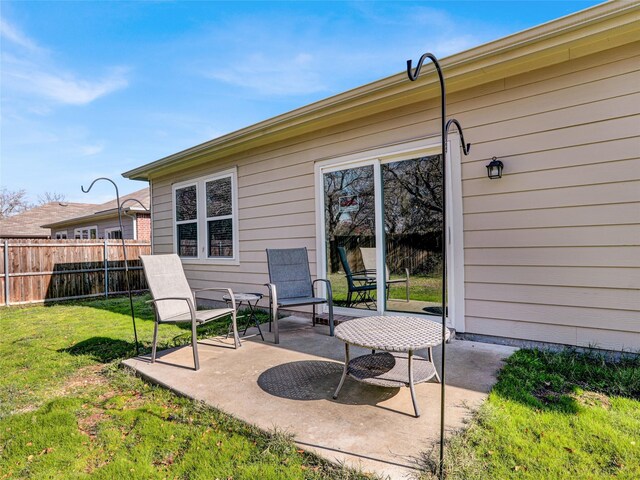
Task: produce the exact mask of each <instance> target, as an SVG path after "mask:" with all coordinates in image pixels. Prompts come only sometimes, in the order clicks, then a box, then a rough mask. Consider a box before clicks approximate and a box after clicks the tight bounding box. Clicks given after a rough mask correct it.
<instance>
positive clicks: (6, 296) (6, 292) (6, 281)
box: [4, 240, 10, 306]
mask: <svg viewBox="0 0 640 480" xmlns="http://www.w3.org/2000/svg"><path fill="white" fill-rule="evenodd" d="M9 278H10V277H9V242H8V241H7V240H5V241H4V304H5V305H7V306H9V292H10V289H9Z"/></svg>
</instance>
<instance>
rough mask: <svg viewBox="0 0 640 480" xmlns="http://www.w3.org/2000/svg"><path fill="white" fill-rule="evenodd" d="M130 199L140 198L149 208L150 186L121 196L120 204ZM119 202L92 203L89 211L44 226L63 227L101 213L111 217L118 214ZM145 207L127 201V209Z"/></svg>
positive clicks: (139, 209) (138, 209) (55, 220)
mask: <svg viewBox="0 0 640 480" xmlns="http://www.w3.org/2000/svg"><path fill="white" fill-rule="evenodd" d="M128 199H136V200H139V201H140V203H142V205H144V209H146V210H149V207H150V205H151V200H150V195H149V188H148V187H147V188H142V189H140V190H138V191H136V192H133V193H129V194H128V195H123V196H121V197H120V204H122V203H123V202H125V201H126V200H128ZM117 205H118V203H117V202H116V199H115V198H114V199H113V200H109V201H108V202H105V203H101V204H100V205H92V208H91V209H90V210H89V211H85V212H83V213H82V214H80V215H76V216H73V217H71V218H66V219H62V220H58V219H54V221H48V222H47V223H46V224H45V225H44V226H45V227H49V228H61V227H63V226H65V225H70V224H74V223H76V221H83V222H84V221H87V220H91V219H93V217H94V216H97V215H100V218H101V219H103V218H109V217H111V216H114V217H115V216H116V215H117V214H118V210H117ZM144 209H143V208H142V207H141V206H140V204H139V203H138V202H127V203H126V204H125V210H133V211H136V210H137V211H144Z"/></svg>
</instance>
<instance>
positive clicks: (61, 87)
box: [0, 20, 129, 114]
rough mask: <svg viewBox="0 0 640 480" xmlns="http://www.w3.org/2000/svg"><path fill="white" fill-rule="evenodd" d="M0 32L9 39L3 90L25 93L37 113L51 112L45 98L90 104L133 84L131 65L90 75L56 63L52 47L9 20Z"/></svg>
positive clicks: (30, 106)
mask: <svg viewBox="0 0 640 480" xmlns="http://www.w3.org/2000/svg"><path fill="white" fill-rule="evenodd" d="M0 35H1V36H2V38H3V40H8V41H9V45H4V46H3V49H2V83H3V90H5V91H7V92H9V93H10V96H11V97H12V98H14V97H16V96H17V94H20V93H21V94H23V97H22V100H26V102H27V104H28V106H27V107H26V110H28V111H31V112H33V113H38V112H39V113H41V114H46V113H49V111H50V107H51V105H49V104H44V105H43V104H42V101H41V100H42V99H45V100H48V101H49V102H53V103H54V104H66V105H86V104H88V103H91V102H93V101H95V100H96V99H98V98H100V97H103V96H105V95H108V94H110V93H112V92H115V91H117V90H120V89H122V88H125V87H127V86H128V84H129V81H128V79H127V74H128V69H126V68H123V67H112V68H110V69H109V70H108V71H107V73H106V74H104V75H102V77H101V78H95V79H86V78H81V77H80V76H79V75H78V74H76V73H73V72H71V71H69V70H68V69H64V68H62V67H60V66H58V65H56V64H55V62H54V61H53V59H52V55H51V54H50V53H49V52H48V51H46V50H44V49H43V48H41V47H40V46H38V44H37V43H36V42H35V41H34V40H32V39H30V38H29V37H28V36H26V35H25V34H24V33H22V32H21V31H20V30H19V29H18V28H16V27H15V26H13V25H11V24H9V23H8V22H7V21H6V20H2V21H1V23H0ZM24 94H26V98H25V95H24ZM34 99H40V102H36V101H34Z"/></svg>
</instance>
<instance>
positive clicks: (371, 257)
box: [360, 247, 409, 302]
mask: <svg viewBox="0 0 640 480" xmlns="http://www.w3.org/2000/svg"><path fill="white" fill-rule="evenodd" d="M360 254H361V255H362V263H364V269H365V271H366V272H367V275H371V276H373V277H375V276H376V249H375V248H365V247H360ZM385 267H386V268H385V269H384V270H385V274H386V283H387V300H388V299H389V294H390V293H391V284H392V283H404V289H405V294H406V298H407V302H408V301H409V269H408V268H405V269H404V274H405V277H404V278H394V279H393V280H392V279H391V277H390V275H389V265H386V266H385Z"/></svg>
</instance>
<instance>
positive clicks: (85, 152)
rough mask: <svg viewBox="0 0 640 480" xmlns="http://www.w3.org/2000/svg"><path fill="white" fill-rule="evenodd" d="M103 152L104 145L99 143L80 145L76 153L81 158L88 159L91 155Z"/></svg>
mask: <svg viewBox="0 0 640 480" xmlns="http://www.w3.org/2000/svg"><path fill="white" fill-rule="evenodd" d="M103 150H104V144H102V143H99V144H95V145H80V146H79V147H78V148H77V152H78V153H79V154H80V155H81V156H83V157H90V156H92V155H98V154H99V153H102V151H103Z"/></svg>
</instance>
